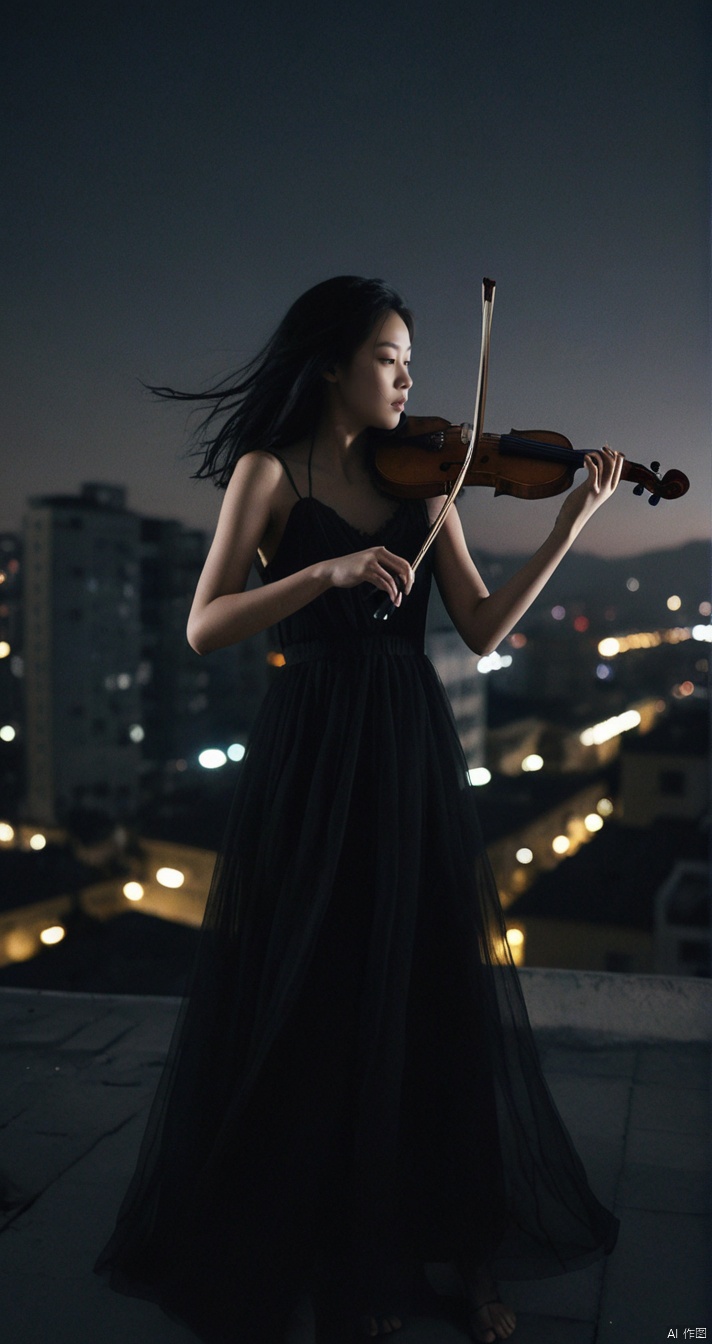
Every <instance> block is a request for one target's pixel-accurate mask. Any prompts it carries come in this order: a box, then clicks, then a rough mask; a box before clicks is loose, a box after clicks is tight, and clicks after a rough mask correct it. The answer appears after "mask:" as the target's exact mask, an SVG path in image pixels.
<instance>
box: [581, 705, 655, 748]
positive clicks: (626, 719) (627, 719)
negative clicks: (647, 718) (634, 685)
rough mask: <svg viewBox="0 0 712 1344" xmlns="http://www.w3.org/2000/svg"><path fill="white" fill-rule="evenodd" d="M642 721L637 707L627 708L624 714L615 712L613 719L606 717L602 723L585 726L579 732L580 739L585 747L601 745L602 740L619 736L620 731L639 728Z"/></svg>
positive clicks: (606, 740)
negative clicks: (589, 726)
mask: <svg viewBox="0 0 712 1344" xmlns="http://www.w3.org/2000/svg"><path fill="white" fill-rule="evenodd" d="M639 723H640V714H639V713H638V711H637V709H626V710H625V711H624V712H623V714H614V715H613V718H611V719H604V720H603V722H602V723H594V724H593V726H592V727H591V728H584V730H583V732H582V733H579V741H580V742H581V743H582V744H583V746H584V747H593V746H596V747H597V746H600V744H601V742H608V741H609V739H610V738H612V737H618V735H619V733H627V732H629V730H630V729H631V728H637V727H638V724H639Z"/></svg>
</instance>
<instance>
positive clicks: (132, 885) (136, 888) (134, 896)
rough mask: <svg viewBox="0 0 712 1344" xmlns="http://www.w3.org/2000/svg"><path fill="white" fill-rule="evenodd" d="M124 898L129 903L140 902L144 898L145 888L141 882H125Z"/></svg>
mask: <svg viewBox="0 0 712 1344" xmlns="http://www.w3.org/2000/svg"><path fill="white" fill-rule="evenodd" d="M124 896H125V897H126V900H127V901H140V900H141V898H142V897H143V887H142V886H141V883H140V882H124Z"/></svg>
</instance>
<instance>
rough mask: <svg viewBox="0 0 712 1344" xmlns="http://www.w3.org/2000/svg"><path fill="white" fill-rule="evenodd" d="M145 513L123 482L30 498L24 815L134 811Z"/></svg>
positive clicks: (48, 819)
mask: <svg viewBox="0 0 712 1344" xmlns="http://www.w3.org/2000/svg"><path fill="white" fill-rule="evenodd" d="M139 546H140V525H139V519H138V518H137V516H136V515H135V514H133V513H131V512H130V511H129V510H128V509H127V508H126V492H125V491H124V490H123V489H122V488H121V487H119V486H111V485H95V484H86V485H83V486H82V488H81V492H80V494H79V495H76V496H70V495H54V496H46V497H42V498H37V499H33V500H31V501H30V504H29V507H28V510H27V515H26V518H25V530H24V549H25V566H24V585H23V593H24V601H23V605H24V632H25V657H24V671H25V698H26V728H25V748H26V750H25V759H26V773H27V785H26V798H25V814H26V816H27V817H28V818H30V819H32V820H33V821H34V822H38V823H44V824H48V825H51V824H53V823H57V822H60V823H61V822H62V821H63V820H65V819H66V818H67V816H68V815H69V814H70V813H71V810H72V809H73V808H76V807H89V808H93V809H99V810H101V811H105V812H108V813H109V814H110V815H111V816H114V817H116V818H117V819H123V818H130V817H132V816H133V815H134V813H135V810H136V806H137V801H138V786H139V770H140V761H141V746H140V744H141V742H142V740H143V736H144V729H143V725H142V722H141V688H140V685H139V682H138V669H139V662H140V653H141V643H140V605H139V578H140V575H139V559H140V555H139Z"/></svg>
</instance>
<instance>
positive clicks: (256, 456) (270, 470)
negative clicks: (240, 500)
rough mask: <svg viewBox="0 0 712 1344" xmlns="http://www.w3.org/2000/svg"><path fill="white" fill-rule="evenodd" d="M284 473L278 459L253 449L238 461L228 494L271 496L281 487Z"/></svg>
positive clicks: (228, 487) (229, 483) (258, 449)
mask: <svg viewBox="0 0 712 1344" xmlns="http://www.w3.org/2000/svg"><path fill="white" fill-rule="evenodd" d="M282 475H283V471H282V467H281V465H280V463H279V462H278V460H277V458H276V457H274V455H273V454H272V453H267V452H264V451H263V450H262V449H261V448H254V449H251V450H250V452H248V453H243V454H242V456H241V457H239V458H238V459H237V462H236V463H235V466H234V468H233V473H232V476H231V477H230V480H229V482H228V486H227V492H230V493H231V494H232V495H233V496H234V495H235V494H237V493H240V494H242V493H245V492H248V493H250V494H252V493H253V492H256V493H260V494H264V493H265V492H266V493H267V494H271V493H272V492H273V491H274V490H275V489H276V488H277V486H278V485H279V482H280V480H281V478H282Z"/></svg>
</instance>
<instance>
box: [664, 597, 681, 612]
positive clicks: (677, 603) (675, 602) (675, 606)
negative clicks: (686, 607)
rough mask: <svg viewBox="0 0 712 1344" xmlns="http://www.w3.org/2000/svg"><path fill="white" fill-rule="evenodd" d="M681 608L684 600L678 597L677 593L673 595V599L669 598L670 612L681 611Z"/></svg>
mask: <svg viewBox="0 0 712 1344" xmlns="http://www.w3.org/2000/svg"><path fill="white" fill-rule="evenodd" d="M681 606H682V598H681V597H678V595H677V593H673V594H672V597H669V598H668V600H667V608H668V611H679V610H680V607H681Z"/></svg>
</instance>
